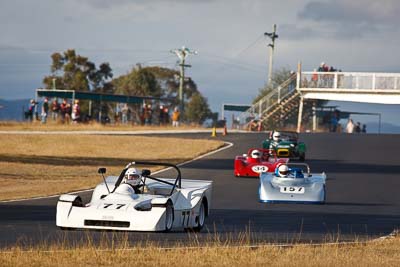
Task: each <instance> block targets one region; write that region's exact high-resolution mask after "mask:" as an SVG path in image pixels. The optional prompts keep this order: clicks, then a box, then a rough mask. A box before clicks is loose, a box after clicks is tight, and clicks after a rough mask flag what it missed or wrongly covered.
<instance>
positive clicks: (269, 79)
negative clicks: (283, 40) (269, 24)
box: [264, 24, 278, 84]
mask: <svg viewBox="0 0 400 267" xmlns="http://www.w3.org/2000/svg"><path fill="white" fill-rule="evenodd" d="M264 35H265V36H268V37H270V38H271V41H272V43H270V44H268V46H269V47H270V48H271V50H270V53H269V70H268V84H270V83H271V81H272V62H273V56H274V49H275V39H277V38H278V35H277V34H276V24H274V31H273V32H266V33H264Z"/></svg>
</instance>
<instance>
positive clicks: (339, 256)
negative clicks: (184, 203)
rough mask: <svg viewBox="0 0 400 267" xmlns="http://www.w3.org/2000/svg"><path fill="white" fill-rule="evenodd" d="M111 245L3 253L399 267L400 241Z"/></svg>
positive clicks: (130, 261) (16, 259)
mask: <svg viewBox="0 0 400 267" xmlns="http://www.w3.org/2000/svg"><path fill="white" fill-rule="evenodd" d="M113 244H114V243H111V241H110V240H108V246H106V247H102V246H94V245H93V244H92V243H90V242H89V243H86V244H81V245H77V246H75V247H66V246H64V245H55V246H44V247H35V248H31V249H29V250H28V251H27V250H22V249H21V248H19V247H14V248H10V249H6V250H3V251H1V252H0V265H1V266H23V267H25V266H43V267H46V266H74V267H79V266H143V267H144V266H199V267H202V266H229V267H231V266H352V267H355V266H399V265H400V238H394V239H387V240H382V241H372V242H369V243H366V244H365V243H356V244H347V245H343V244H322V245H320V246H312V245H293V246H292V247H287V248H282V247H277V246H269V245H265V246H261V247H259V248H250V247H246V246H232V245H230V244H220V243H218V242H217V243H210V244H209V245H206V246H204V247H184V246H181V247H179V246H178V247H175V248H173V249H163V248H161V247H159V246H157V245H151V244H150V245H146V244H144V245H143V244H141V245H136V246H134V247H130V246H129V245H128V242H126V243H119V245H113Z"/></svg>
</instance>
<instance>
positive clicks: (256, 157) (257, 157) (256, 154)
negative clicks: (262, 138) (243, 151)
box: [251, 149, 261, 159]
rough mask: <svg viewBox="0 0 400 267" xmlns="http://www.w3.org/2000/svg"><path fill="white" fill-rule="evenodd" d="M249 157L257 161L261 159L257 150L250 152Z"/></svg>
mask: <svg viewBox="0 0 400 267" xmlns="http://www.w3.org/2000/svg"><path fill="white" fill-rule="evenodd" d="M251 157H252V158H253V159H259V158H260V157H261V152H260V151H259V150H257V149H254V150H253V151H251Z"/></svg>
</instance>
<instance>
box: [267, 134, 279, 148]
mask: <svg viewBox="0 0 400 267" xmlns="http://www.w3.org/2000/svg"><path fill="white" fill-rule="evenodd" d="M280 141H281V133H280V132H274V133H273V134H272V140H271V142H270V143H269V149H270V150H275V149H276V147H277V146H278V144H279V142H280Z"/></svg>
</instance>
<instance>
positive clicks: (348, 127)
mask: <svg viewBox="0 0 400 267" xmlns="http://www.w3.org/2000/svg"><path fill="white" fill-rule="evenodd" d="M346 130H347V133H350V134H351V133H353V132H354V122H353V120H352V119H350V118H349V120H348V122H347V125H346Z"/></svg>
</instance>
